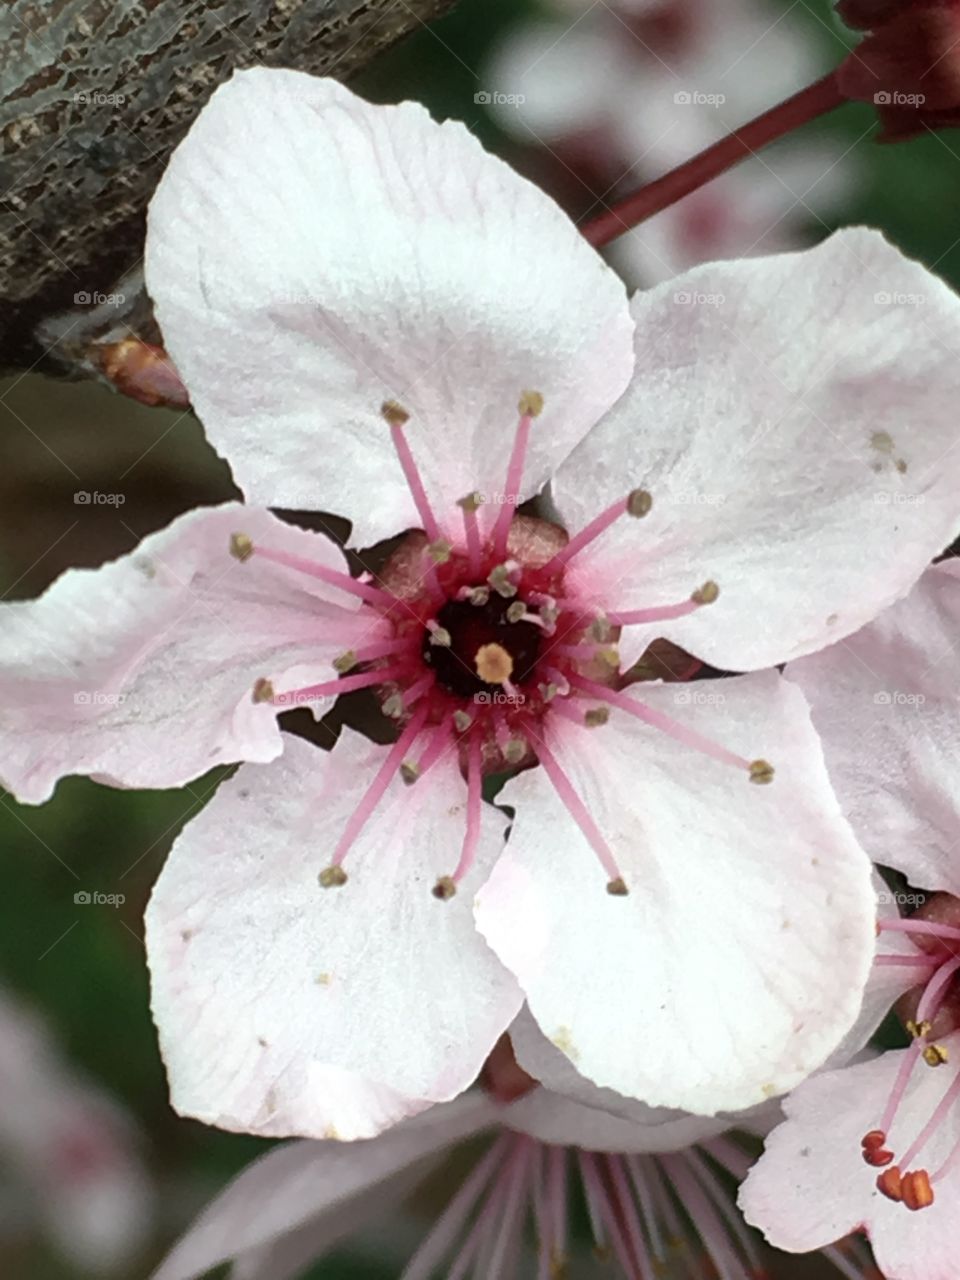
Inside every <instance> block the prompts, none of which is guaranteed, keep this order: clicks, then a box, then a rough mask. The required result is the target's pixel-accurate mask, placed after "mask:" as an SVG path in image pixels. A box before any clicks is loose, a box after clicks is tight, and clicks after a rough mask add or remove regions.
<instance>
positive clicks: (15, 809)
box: [0, 0, 960, 1280]
mask: <svg viewBox="0 0 960 1280" xmlns="http://www.w3.org/2000/svg"><path fill="white" fill-rule="evenodd" d="M535 8H536V6H535V5H533V4H532V3H529V2H527V0H461V2H460V4H459V5H458V6H457V8H456V9H455V11H454V12H453V13H452V14H450V15H449V16H448V17H447V18H445V19H443V20H441V21H440V22H438V23H437V24H436V25H435V27H434V28H433V29H430V30H428V29H425V28H424V29H421V30H419V31H418V33H417V34H416V35H414V36H413V37H411V38H410V39H409V40H407V41H406V43H405V44H403V45H402V46H401V47H399V48H397V49H395V50H394V51H392V52H391V53H390V54H388V55H386V56H384V57H382V58H381V59H380V60H379V62H378V63H377V64H376V66H374V67H372V68H370V69H369V70H368V71H367V72H366V73H365V75H364V76H363V77H362V80H361V82H360V86H359V87H360V88H361V90H362V91H363V92H365V93H366V94H367V95H368V96H370V97H373V98H375V99H378V100H382V101H391V100H392V101H396V100H399V99H402V98H406V97H412V98H417V99H420V100H422V101H424V102H425V103H427V104H428V105H429V106H430V108H431V110H432V111H433V112H434V114H435V115H437V116H439V117H447V116H450V117H457V118H460V119H462V120H464V121H465V122H466V123H467V125H468V126H469V127H470V128H471V129H474V130H475V131H476V132H477V133H478V134H479V135H480V136H481V137H482V139H483V140H484V142H485V143H486V144H487V145H488V146H490V147H491V148H492V149H494V150H497V151H499V152H500V153H501V154H503V155H505V156H506V157H508V158H509V159H510V160H511V161H512V162H513V163H515V164H516V165H517V166H518V167H519V168H520V169H521V170H523V171H525V172H527V173H529V174H531V175H532V176H535V177H537V178H539V179H540V180H542V181H545V182H547V183H549V182H550V181H551V174H553V175H554V176H556V168H555V166H552V165H551V162H550V160H549V157H545V156H544V155H543V154H542V153H538V152H537V151H536V150H535V149H533V148H524V147H521V146H519V145H518V144H517V143H516V142H514V141H511V140H510V139H508V138H507V137H506V136H505V135H504V134H502V133H500V132H499V131H498V129H497V128H496V126H495V124H494V123H493V122H492V121H491V119H490V118H489V117H488V116H486V115H485V113H484V108H483V107H482V106H478V105H476V104H475V102H474V94H475V93H476V92H477V90H478V88H481V87H483V84H484V81H483V78H482V77H483V68H484V66H485V63H486V60H487V58H488V55H489V52H490V50H491V49H492V47H493V46H494V45H495V44H496V42H498V41H501V40H503V39H504V38H506V37H507V35H508V34H509V31H510V29H511V26H512V25H513V24H517V23H519V22H521V21H524V20H525V19H526V18H527V17H528V16H529V15H530V14H531V13H533V12H534V10H535ZM770 9H771V12H773V13H774V14H776V13H778V12H780V11H781V10H782V11H783V12H787V11H790V12H791V14H792V18H793V19H795V20H797V21H802V22H803V23H804V24H805V25H806V27H807V28H808V30H809V36H810V39H811V40H812V41H813V42H815V43H816V44H817V46H818V47H819V48H820V49H821V50H822V55H823V59H824V65H825V66H829V65H830V62H831V60H832V59H833V60H835V59H837V58H838V57H839V55H840V54H841V53H842V51H843V46H842V43H841V36H840V33H839V28H838V26H837V24H836V23H835V21H834V19H833V17H832V15H831V13H830V9H829V6H828V5H827V4H826V3H825V2H823V3H817V4H811V5H809V6H808V5H805V4H802V3H801V4H794V3H789V0H771V4H770ZM870 116H871V113H870V110H869V109H868V108H866V107H861V106H850V107H847V108H844V109H843V110H842V111H840V112H838V113H836V114H835V115H834V116H832V117H830V118H829V119H827V120H826V121H823V122H821V123H818V124H816V125H814V126H812V127H810V128H809V130H808V133H807V134H805V135H804V136H805V137H807V136H809V138H810V139H811V140H818V141H819V142H820V143H821V144H822V143H824V142H827V143H829V145H830V146H831V147H832V148H835V150H836V153H837V154H840V153H841V152H843V151H846V150H849V151H850V152H851V154H852V155H853V156H854V157H855V159H856V162H857V181H856V184H855V191H854V193H853V196H852V198H851V199H849V200H848V201H847V202H846V205H845V207H843V208H842V210H841V214H842V216H840V217H837V218H834V219H833V221H834V223H835V224H848V223H856V222H861V221H862V222H866V223H869V224H871V225H874V226H878V227H880V228H882V229H883V230H885V231H886V232H887V233H888V234H889V235H890V237H891V238H892V239H893V240H894V242H895V243H897V244H899V245H900V246H901V247H902V248H903V249H904V250H905V251H907V252H908V253H910V254H911V255H913V256H916V257H919V258H920V259H922V260H923V261H924V262H926V263H927V264H928V265H930V266H933V267H935V269H936V271H937V272H938V273H940V274H941V275H943V276H945V277H946V278H947V279H948V280H949V281H951V282H952V283H953V284H955V285H956V284H958V283H960V218H958V212H960V168H958V166H957V164H956V160H957V159H958V158H960V157H958V149H960V140H958V135H956V134H953V133H944V134H941V135H939V136H934V135H932V134H930V135H928V136H925V137H923V138H920V139H917V140H915V141H912V142H910V143H907V144H900V145H897V146H878V145H875V144H874V143H873V142H872V141H871V140H870V138H869V136H868V135H867V136H865V131H867V130H868V129H869V125H870ZM556 189H557V192H558V194H559V195H561V196H562V198H563V199H564V200H565V201H566V203H567V205H568V207H569V209H570V212H571V213H572V214H573V215H574V216H576V217H578V218H579V217H582V216H583V215H584V214H585V213H586V211H587V210H588V208H589V207H590V205H591V203H592V198H591V196H590V194H589V192H588V191H587V190H586V189H585V188H583V187H582V186H580V185H579V184H570V183H569V182H564V181H559V182H558V185H557V188H556ZM823 234H824V229H823V226H822V225H821V224H820V223H819V222H817V221H815V220H813V219H811V222H810V226H809V238H810V240H811V241H812V240H817V239H820V238H821V237H822V235H823ZM0 394H2V401H0V415H2V419H3V420H2V424H0V439H2V441H3V451H4V456H5V461H4V465H3V467H2V469H0V513H2V514H0V585H2V587H3V589H4V592H5V595H4V598H6V599H18V598H27V597H31V596H34V595H36V594H37V593H39V592H40V591H41V590H42V589H43V588H44V586H45V585H46V584H47V583H49V582H50V581H51V580H52V579H53V578H54V577H55V576H56V575H57V574H58V573H60V572H62V571H63V570H64V569H65V568H67V567H68V566H70V565H96V564H98V563H100V562H101V561H102V560H104V559H106V558H110V557H113V556H116V555H118V554H120V553H122V552H125V551H127V550H129V549H130V548H131V547H133V546H134V545H135V543H136V542H137V540H138V539H139V538H140V537H142V536H143V535H145V534H147V533H149V532H150V531H152V530H154V529H157V528H159V527H161V526H162V525H164V524H166V523H167V522H168V521H169V520H170V519H171V518H172V517H173V516H174V515H176V514H178V513H179V512H181V511H184V510H186V509H188V508H190V507H193V506H195V505H197V504H200V503H212V502H217V501H221V500H223V499H224V498H227V497H230V496H234V495H235V490H234V489H233V487H232V484H231V480H230V477H229V473H228V472H227V470H226V468H225V466H224V465H223V464H221V463H220V462H219V461H218V459H217V458H216V457H214V456H213V454H212V452H211V451H210V450H209V449H208V447H207V446H206V445H205V442H204V440H203V436H202V433H201V431H200V429H199V427H198V425H197V424H196V422H195V421H193V419H192V418H190V417H189V416H187V415H183V414H178V413H174V412H170V411H167V410H156V409H146V408H142V407H140V406H138V405H136V404H133V403H132V402H129V401H126V400H124V399H122V398H120V397H118V396H114V395H112V394H111V393H110V392H108V391H106V390H104V389H102V388H100V387H97V386H92V385H76V386H70V385H66V384H63V383H55V382H51V381H48V380H45V379H42V378H39V377H37V376H35V375H27V376H25V377H21V378H18V379H10V380H8V381H7V382H6V383H5V384H2V385H0ZM77 489H87V490H94V489H98V490H100V491H101V492H121V493H123V494H124V495H125V499H126V500H125V503H124V505H123V506H122V507H120V508H114V507H110V506H106V507H91V506H77V505H75V504H74V501H73V494H74V492H75V491H76V490H77ZM171 750H176V743H171ZM216 780H217V779H216V777H215V776H213V775H211V776H209V777H207V778H204V779H201V780H200V781H198V782H195V783H194V784H192V785H191V786H190V787H187V788H184V789H183V790H182V791H170V792H159V793H143V794H140V793H124V792H118V791H110V790H106V789H104V788H101V787H99V786H97V785H95V784H93V783H91V782H88V781H85V780H80V779H72V780H69V781H67V782H64V783H61V785H60V786H59V788H58V790H57V793H56V795H55V797H54V799H53V800H52V801H50V803H48V804H46V805H44V806H42V807H40V808H22V807H20V806H18V805H16V804H15V803H14V802H13V801H12V800H11V799H10V798H9V797H7V796H3V795H0V839H2V847H3V879H2V887H0V983H2V984H3V985H5V986H6V987H8V988H10V989H11V990H13V991H14V992H16V993H18V994H19V995H20V996H22V997H23V998H24V999H25V1000H26V1001H28V1002H29V1003H31V1004H32V1005H35V1006H37V1007H38V1008H39V1009H40V1010H41V1011H42V1012H43V1013H44V1014H45V1015H46V1016H47V1017H48V1018H49V1019H50V1020H51V1022H52V1024H53V1027H54V1030H55V1034H56V1036H57V1037H58V1041H59V1044H60V1047H61V1048H62V1050H63V1052H64V1054H65V1055H66V1056H67V1057H68V1058H69V1060H70V1061H71V1062H72V1063H73V1064H75V1066H76V1067H77V1068H78V1069H80V1070H82V1071H83V1072H85V1073H87V1074H88V1075H89V1076H90V1077H91V1078H93V1079H94V1080H95V1081H97V1082H99V1083H100V1084H101V1085H102V1086H103V1087H104V1088H106V1089H107V1090H109V1091H110V1092H111V1093H113V1094H115V1095H116V1097H117V1098H119V1099H120V1100H121V1101H122V1103H123V1104H124V1105H125V1106H126V1107H127V1108H129V1110H130V1111H131V1112H132V1113H133V1115H134V1116H135V1117H136V1119H137V1121H138V1122H139V1125H140V1126H141V1128H142V1131H143V1134H144V1139H143V1158H144V1160H145V1161H146V1163H147V1165H148V1167H149V1169H150V1171H151V1174H152V1176H153V1178H154V1179H155V1180H156V1184H157V1186H158V1188H159V1218H158V1222H157V1229H156V1234H155V1238H154V1240H153V1242H152V1244H151V1245H150V1246H148V1247H147V1249H146V1251H145V1252H144V1254H143V1256H142V1257H139V1258H138V1259H137V1260H136V1262H135V1263H134V1264H132V1265H131V1266H130V1267H129V1268H128V1269H127V1270H126V1271H124V1272H122V1273H121V1276H122V1277H124V1278H125V1277H129V1280H141V1277H145V1276H146V1275H147V1274H148V1273H149V1270H150V1267H151V1266H152V1265H153V1264H154V1263H155V1262H156V1260H157V1259H158V1258H159V1257H160V1256H161V1254H162V1251H163V1249H164V1247H165V1246H166V1245H167V1244H169V1242H170V1240H171V1239H172V1238H173V1236H175V1235H176V1234H177V1232H178V1231H180V1230H182V1229H183V1227H184V1225H185V1224H186V1222H187V1221H188V1220H189V1219H190V1217H191V1215H192V1214H193V1213H194V1212H195V1211H196V1209H197V1208H198V1207H199V1206H200V1205H202V1204H203V1203H204V1201H205V1200H207V1199H208V1198H209V1197H210V1196H211V1195H212V1194H213V1193H214V1192H215V1191H216V1189H217V1188H219V1187H220V1186H222V1185H223V1183H224V1182H225V1181H226V1180H227V1179H228V1178H229V1177H230V1176H231V1174H232V1173H234V1172H235V1171H236V1170H238V1169H239V1168H240V1167H242V1166H243V1165H244V1164H245V1163H246V1162H247V1161H249V1160H250V1159H251V1158H252V1157H253V1156H254V1155H256V1154H257V1153H258V1152H260V1151H261V1150H263V1149H264V1147H265V1145H266V1144H264V1143H263V1142H261V1141H258V1140H256V1139H252V1138H244V1137H241V1136H235V1135H229V1134H224V1133H218V1132H216V1131H213V1130H210V1129H206V1128H204V1127H203V1126H202V1125H199V1124H196V1123H193V1122H190V1121H185V1120H180V1119H178V1118H176V1117H175V1116H174V1115H173V1114H172V1112H171V1111H170V1110H169V1107H168V1104H167V1097H166V1088H165V1081H164V1076H163V1071H162V1068H161V1064H160V1061H159V1057H158V1053H157V1046H156V1040H155V1036H154V1032H153V1028H152V1025H151V1022H150V1016H149V1012H148V994H149V993H148V984H147V977H146V969H145V964H144V954H143V945H142V923H141V919H142V913H143V907H144V903H145V901H146V898H147V895H148V894H149V891H150V886H151V884H152V883H153V881H154V879H155V878H156V876H157V873H158V871H159V869H160V867H161V865H162V862H163V859H164V857H165V854H166V852H167V850H168V849H169V847H170V844H171V841H172V840H173V838H174V837H175V835H176V833H177V832H178V831H179V829H180V828H181V826H182V825H183V823H184V822H185V821H186V820H187V819H188V818H189V817H190V816H191V815H192V814H193V813H195V812H196V811H197V809H198V808H199V807H200V806H201V805H202V804H203V803H204V801H205V799H206V798H207V797H208V796H209V795H210V793H211V790H212V788H213V787H214V785H215V783H216ZM79 890H90V891H92V890H97V891H100V892H101V893H106V894H123V895H124V897H125V902H124V903H123V905H122V906H121V907H110V906H95V905H77V904H75V902H74V894H75V893H76V892H77V891H79ZM2 1105H3V1099H2V1098H0V1106H2ZM3 1176H4V1173H3V1166H2V1153H0V1188H2V1185H3ZM397 1230H398V1232H399V1231H400V1228H399V1226H398V1228H397ZM401 1234H402V1232H401ZM399 1243H400V1242H398V1244H399ZM372 1247H373V1246H372ZM375 1247H376V1248H380V1243H379V1242H378V1243H377V1244H376V1246H375ZM398 1270H399V1268H398V1266H397V1261H396V1258H392V1259H386V1260H383V1261H381V1262H380V1263H379V1264H378V1263H377V1262H376V1261H375V1260H374V1259H373V1258H371V1257H366V1256H363V1251H362V1250H361V1251H360V1252H357V1251H353V1252H350V1253H348V1254H344V1255H343V1256H341V1257H339V1258H337V1259H333V1260H328V1261H325V1262H324V1263H322V1264H318V1266H317V1267H316V1269H315V1272H314V1273H312V1274H314V1275H315V1276H316V1277H326V1278H328V1280H336V1278H337V1277H348V1276H349V1277H352V1278H353V1280H360V1278H362V1277H370V1280H373V1278H374V1277H386V1276H395V1275H396V1274H397V1273H398ZM788 1270H789V1268H787V1269H785V1270H783V1271H782V1272H781V1273H780V1274H783V1275H786V1274H788ZM825 1271H826V1269H825V1268H823V1264H815V1265H814V1267H813V1270H812V1271H811V1272H810V1273H809V1274H813V1275H823V1274H825ZM789 1273H790V1274H799V1273H798V1272H794V1271H790V1272H789ZM81 1274H89V1273H81V1272H78V1271H76V1270H74V1269H72V1268H71V1266H70V1265H69V1264H68V1263H67V1262H66V1261H65V1260H64V1259H62V1258H60V1257H58V1256H57V1255H56V1253H55V1252H54V1251H53V1250H52V1249H51V1248H50V1246H49V1245H48V1244H47V1243H46V1242H45V1241H44V1239H43V1238H42V1237H41V1236H38V1235H35V1234H33V1233H31V1232H30V1231H29V1230H26V1229H25V1228H23V1227H22V1224H21V1227H20V1228H19V1229H18V1228H17V1224H16V1223H15V1224H14V1227H13V1229H11V1230H10V1231H6V1230H4V1229H2V1228H0V1275H2V1276H4V1277H16V1278H17V1280H19V1278H20V1277H25V1278H27V1280H75V1277H79V1276H80V1275H81Z"/></svg>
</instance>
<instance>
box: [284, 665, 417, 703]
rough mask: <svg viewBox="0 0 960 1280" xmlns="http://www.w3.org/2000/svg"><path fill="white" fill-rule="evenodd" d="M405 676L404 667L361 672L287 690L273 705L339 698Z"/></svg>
mask: <svg viewBox="0 0 960 1280" xmlns="http://www.w3.org/2000/svg"><path fill="white" fill-rule="evenodd" d="M402 674H403V667H401V666H393V667H378V668H377V669H376V670H375V671H361V672H360V674H359V675H356V676H343V677H342V678H341V679H339V680H325V681H324V682H323V683H322V684H308V685H304V687H303V688H302V689H287V690H286V691H285V692H283V693H277V694H274V696H273V699H272V701H273V705H274V706H275V707H282V706H284V705H285V704H287V703H289V702H309V701H310V700H311V699H313V698H326V697H328V696H330V695H332V696H334V697H337V696H338V695H339V694H341V693H353V691H354V690H355V689H366V688H368V687H369V686H370V685H372V684H384V683H386V682H387V681H388V680H393V679H395V678H396V677H397V676H399V675H402Z"/></svg>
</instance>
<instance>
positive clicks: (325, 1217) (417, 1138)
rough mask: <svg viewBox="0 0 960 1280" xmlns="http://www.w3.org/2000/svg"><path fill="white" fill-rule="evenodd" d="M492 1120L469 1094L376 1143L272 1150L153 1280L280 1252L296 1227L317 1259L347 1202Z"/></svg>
mask: <svg viewBox="0 0 960 1280" xmlns="http://www.w3.org/2000/svg"><path fill="white" fill-rule="evenodd" d="M494 1114H495V1113H494V1108H493V1106H492V1104H491V1103H490V1102H489V1101H488V1099H487V1098H486V1097H485V1096H484V1095H483V1094H482V1093H472V1094H469V1095H466V1096H464V1097H461V1098H457V1099H456V1100H455V1101H453V1102H449V1103H446V1104H445V1105H443V1106H439V1107H431V1108H430V1110H428V1111H426V1112H424V1113H423V1115H419V1116H416V1117H414V1118H413V1119H411V1120H407V1121H405V1122H404V1123H403V1124H399V1125H397V1126H396V1127H395V1128H394V1129H391V1131H390V1132H389V1133H385V1134H382V1135H381V1136H380V1137H378V1138H374V1139H370V1140H367V1141H360V1142H352V1143H340V1142H291V1143H288V1144H286V1145H284V1146H281V1147H275V1148H274V1149H273V1150H272V1151H268V1152H267V1154H266V1155H264V1156H261V1157H260V1159H259V1160H256V1161H255V1162H254V1163H253V1164H251V1165H249V1166H248V1167H247V1168H246V1169H244V1170H243V1172H242V1173H241V1174H240V1175H239V1176H238V1177H236V1178H235V1179H234V1180H233V1182H231V1183H230V1185H229V1186H228V1187H227V1188H226V1189H225V1190H224V1191H222V1192H221V1193H220V1195H219V1196H218V1197H217V1198H216V1199H215V1200H214V1201H213V1202H212V1203H211V1204H210V1205H208V1206H207V1208H206V1209H205V1210H204V1211H203V1213H202V1214H201V1215H200V1217H199V1218H198V1219H197V1221H196V1222H195V1223H194V1224H193V1226H192V1227H191V1228H190V1229H189V1231H188V1232H187V1233H186V1235H185V1236H184V1237H183V1238H182V1239H181V1240H180V1241H179V1242H178V1243H177V1244H176V1245H175V1247H174V1248H173V1250H172V1252H171V1253H170V1254H168V1256H167V1258H166V1259H165V1261H164V1262H163V1264H162V1265H161V1267H160V1268H159V1270H158V1271H156V1272H155V1274H154V1276H153V1280H193V1278H194V1277H196V1276H200V1275H204V1274H205V1273H206V1272H207V1271H208V1270H210V1268H211V1267H215V1266H217V1265H218V1264H220V1263H222V1262H226V1261H227V1260H228V1259H231V1258H241V1257H243V1256H244V1255H245V1254H248V1253H250V1252H251V1251H252V1250H261V1249H264V1250H269V1249H270V1248H271V1247H272V1246H278V1245H282V1244H283V1243H284V1241H285V1240H288V1239H289V1238H290V1237H291V1236H292V1235H293V1234H294V1233H296V1232H298V1231H301V1230H303V1229H304V1228H308V1229H309V1230H310V1232H311V1236H312V1238H313V1240H314V1241H315V1244H316V1250H317V1252H316V1254H315V1255H314V1256H318V1255H319V1254H320V1253H321V1252H322V1251H323V1250H324V1249H326V1248H329V1247H330V1246H331V1245H333V1244H334V1243H335V1242H336V1241H337V1240H338V1239H340V1238H341V1237H342V1236H343V1235H344V1234H345V1232H346V1231H349V1229H350V1225H351V1224H350V1222H349V1221H347V1225H346V1226H345V1227H344V1222H345V1218H344V1213H345V1211H346V1212H347V1214H349V1209H350V1205H351V1202H352V1201H353V1200H354V1199H356V1198H359V1197H362V1196H364V1194H365V1193H366V1192H369V1191H370V1190H372V1189H373V1188H377V1194H378V1197H379V1198H381V1201H382V1198H383V1197H385V1196H386V1195H388V1188H386V1187H383V1186H382V1185H381V1184H382V1183H384V1182H385V1181H386V1180H387V1179H391V1180H393V1179H395V1178H396V1177H397V1175H398V1174H399V1173H401V1171H402V1170H404V1169H407V1168H409V1166H411V1165H414V1164H417V1163H419V1161H421V1160H423V1159H424V1158H426V1157H429V1156H431V1155H436V1154H438V1153H439V1152H442V1151H443V1150H444V1149H445V1148H446V1147H448V1146H450V1145H452V1144H453V1143H455V1142H459V1141H460V1140H461V1139H463V1138H465V1137H467V1136H469V1135H470V1134H472V1133H474V1132H476V1131H477V1130H479V1129H481V1128H483V1127H484V1126H485V1125H487V1124H489V1123H490V1122H491V1120H492V1118H493V1116H494ZM381 1207H382V1204H381ZM263 1274H266V1275H270V1276H273V1275H274V1274H275V1273H274V1272H273V1271H267V1270H266V1269H265V1270H264V1272H263Z"/></svg>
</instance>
